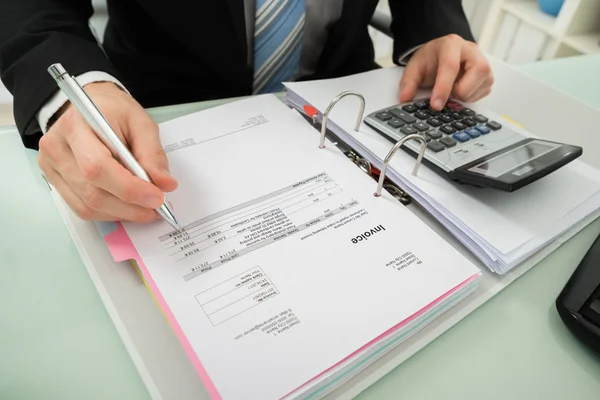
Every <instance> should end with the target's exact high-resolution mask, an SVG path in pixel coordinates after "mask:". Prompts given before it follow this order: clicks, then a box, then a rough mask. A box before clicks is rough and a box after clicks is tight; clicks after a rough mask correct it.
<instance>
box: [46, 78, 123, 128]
mask: <svg viewBox="0 0 600 400" xmlns="http://www.w3.org/2000/svg"><path fill="white" fill-rule="evenodd" d="M75 79H76V80H77V82H78V83H79V85H80V86H81V87H83V86H85V85H88V84H90V83H94V82H113V83H114V84H116V85H117V86H119V87H120V88H121V89H123V90H124V91H125V92H127V93H129V91H128V90H127V89H126V88H125V86H123V84H122V83H121V82H119V80H117V79H116V78H115V77H113V76H112V75H110V74H107V73H106V72H102V71H89V72H86V73H84V74H81V75H79V76H77V77H75ZM67 101H68V99H67V96H65V94H64V93H63V92H62V90H58V91H56V92H55V93H54V95H53V96H52V97H51V98H50V100H48V102H46V104H44V106H43V107H42V108H41V109H40V111H38V113H37V114H36V118H37V121H38V123H39V125H40V128H41V130H42V132H43V133H46V131H47V128H48V121H50V118H52V116H53V115H54V114H56V112H57V111H58V110H59V109H60V108H61V107H62V106H63V105H64V104H65V103H66V102H67Z"/></svg>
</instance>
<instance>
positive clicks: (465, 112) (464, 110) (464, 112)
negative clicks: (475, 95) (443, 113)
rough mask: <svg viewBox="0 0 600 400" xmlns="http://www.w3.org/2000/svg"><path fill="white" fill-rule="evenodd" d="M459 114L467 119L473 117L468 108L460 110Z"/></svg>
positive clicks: (472, 112) (473, 113)
mask: <svg viewBox="0 0 600 400" xmlns="http://www.w3.org/2000/svg"><path fill="white" fill-rule="evenodd" d="M460 113H461V114H462V115H465V116H467V117H472V116H473V115H475V111H473V110H471V109H470V108H463V109H462V110H460Z"/></svg>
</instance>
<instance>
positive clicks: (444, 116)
mask: <svg viewBox="0 0 600 400" xmlns="http://www.w3.org/2000/svg"><path fill="white" fill-rule="evenodd" d="M438 119H439V120H440V121H443V122H452V121H454V118H452V117H450V116H448V115H446V114H442V115H440V116H439V117H438Z"/></svg>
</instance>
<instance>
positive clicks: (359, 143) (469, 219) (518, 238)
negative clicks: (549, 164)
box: [286, 68, 600, 274]
mask: <svg viewBox="0 0 600 400" xmlns="http://www.w3.org/2000/svg"><path fill="white" fill-rule="evenodd" d="M402 71H403V70H402V69H401V68H389V69H381V70H377V71H372V72H368V73H363V74H358V75H354V76H349V77H345V78H339V79H332V80H323V81H313V82H302V83H288V84H286V86H287V88H288V94H287V101H288V103H289V104H290V105H291V106H293V107H296V108H298V109H299V110H302V109H303V107H304V106H305V105H306V104H310V105H312V106H313V107H315V108H316V109H317V110H319V112H320V115H319V118H320V119H322V112H323V111H324V110H325V109H326V108H327V106H328V105H329V104H330V102H331V101H332V99H333V98H335V97H336V96H337V95H339V94H340V93H341V92H344V91H347V90H352V91H356V92H359V93H361V94H362V95H363V96H364V97H365V99H366V108H365V115H367V114H369V113H371V112H373V111H376V110H379V109H381V108H384V107H389V106H392V105H395V104H398V82H399V81H400V78H401V77H402ZM427 95H428V93H420V94H419V96H427ZM468 106H469V107H470V108H472V109H474V110H476V111H478V110H479V111H480V112H481V113H483V114H486V115H488V116H490V118H496V119H497V120H498V121H502V123H503V124H506V125H511V126H513V128H514V129H516V130H518V131H521V132H522V133H523V134H525V135H528V136H532V135H531V134H530V133H528V132H524V131H523V130H522V129H521V128H520V127H518V126H516V125H514V124H511V122H510V121H507V120H503V119H501V116H499V115H495V114H494V113H492V112H490V111H489V110H487V109H485V111H484V110H482V109H481V107H480V105H478V104H469V105H468ZM358 112H359V100H358V99H357V98H355V97H347V98H344V99H342V100H341V101H340V102H338V104H337V105H336V106H335V108H334V109H333V112H332V113H331V115H330V116H329V123H328V129H329V130H331V131H332V132H333V133H334V134H335V135H336V136H338V137H339V138H340V139H341V140H342V141H343V142H345V143H346V144H348V145H349V146H350V147H352V148H354V149H355V151H357V152H358V153H359V154H361V155H362V156H363V157H365V158H366V159H367V160H368V161H369V162H371V163H372V164H373V165H374V166H376V167H378V168H381V166H382V160H383V159H384V158H385V157H386V155H387V154H388V153H389V151H390V150H391V148H392V146H393V144H392V143H391V142H390V141H388V140H387V139H385V138H384V137H383V136H381V135H380V134H378V133H377V132H375V131H374V130H373V129H371V128H370V127H368V126H367V125H365V124H364V123H363V124H362V125H361V127H360V129H359V131H358V132H356V131H355V130H354V124H355V122H356V118H357V114H358ZM565 140H566V141H567V142H568V135H567V136H565ZM584 152H585V149H584ZM414 163H415V158H413V157H412V156H411V155H409V154H407V153H406V152H404V151H402V150H399V151H398V152H397V153H396V155H395V156H394V158H393V159H392V161H391V163H390V165H389V169H388V172H387V176H388V178H390V179H391V180H392V181H393V182H395V183H396V184H397V185H398V186H399V187H401V188H403V189H404V190H405V191H407V192H408V193H409V194H410V195H411V196H412V197H413V198H414V199H415V200H416V201H417V202H418V203H419V204H421V205H422V206H423V207H424V208H426V209H427V210H428V212H429V213H431V214H432V215H433V216H434V217H435V218H436V219H437V220H439V221H440V223H442V224H443V225H444V226H445V227H446V228H447V229H448V230H449V231H450V232H451V233H452V234H453V235H454V236H456V237H457V238H458V240H460V241H461V242H462V243H463V244H464V245H465V246H466V247H467V248H469V249H470V251H472V252H473V253H474V254H475V255H476V256H477V257H478V258H479V259H480V260H482V262H483V263H484V264H485V265H486V266H488V267H489V268H490V269H491V270H493V271H495V272H497V273H499V274H503V273H505V272H507V271H508V270H510V269H511V268H513V267H515V266H516V265H519V264H520V263H521V262H523V261H524V260H525V259H527V258H528V257H530V256H531V255H533V254H535V253H536V252H538V251H540V250H541V249H543V248H544V247H546V246H547V245H549V244H550V243H553V242H554V241H555V240H556V239H557V238H558V237H560V236H561V235H562V234H564V233H565V232H567V231H569V230H570V229H571V228H573V227H574V226H578V227H582V225H584V224H585V222H589V221H590V220H591V219H592V218H595V217H596V216H598V215H599V208H600V173H599V171H597V170H596V169H594V168H592V167H590V166H589V165H587V164H584V163H582V162H580V161H575V162H573V163H571V164H569V165H567V166H566V167H564V168H562V169H560V170H558V171H556V172H554V173H553V174H550V175H549V176H547V177H545V178H543V179H541V180H539V181H537V182H535V183H533V184H531V185H529V186H526V187H525V188H522V189H519V190H518V191H516V192H513V193H507V192H501V191H498V190H493V189H481V188H474V187H470V186H466V185H459V184H456V183H454V182H451V181H449V180H446V179H444V178H442V177H440V176H439V175H437V174H436V173H434V172H433V171H432V170H431V169H429V168H427V166H422V167H421V168H420V169H419V172H418V174H417V176H413V175H412V170H413V166H414ZM582 221H585V222H582Z"/></svg>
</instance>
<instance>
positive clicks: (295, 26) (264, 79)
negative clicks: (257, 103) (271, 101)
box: [253, 0, 305, 94]
mask: <svg viewBox="0 0 600 400" xmlns="http://www.w3.org/2000/svg"><path fill="white" fill-rule="evenodd" d="M304 13H305V0H256V21H255V28H254V87H253V91H254V93H255V94H259V93H272V92H277V91H281V90H282V89H283V85H282V84H281V82H285V81H287V80H290V79H291V78H292V77H293V76H294V74H295V73H296V71H297V70H298V66H299V65H300V53H301V49H302V33H303V28H304Z"/></svg>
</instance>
